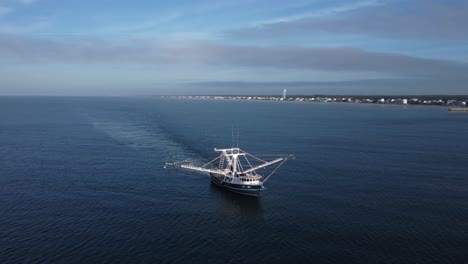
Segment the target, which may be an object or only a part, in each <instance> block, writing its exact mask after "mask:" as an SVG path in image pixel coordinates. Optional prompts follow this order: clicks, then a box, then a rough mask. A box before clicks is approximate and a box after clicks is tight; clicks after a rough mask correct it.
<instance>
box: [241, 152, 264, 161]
mask: <svg viewBox="0 0 468 264" xmlns="http://www.w3.org/2000/svg"><path fill="white" fill-rule="evenodd" d="M246 154H247V155H248V156H249V157H252V158H254V159H256V160H258V161H261V162H264V163H266V162H267V161H266V160H262V159H261V158H257V157H255V156H254V155H252V154H250V153H247V152H246Z"/></svg>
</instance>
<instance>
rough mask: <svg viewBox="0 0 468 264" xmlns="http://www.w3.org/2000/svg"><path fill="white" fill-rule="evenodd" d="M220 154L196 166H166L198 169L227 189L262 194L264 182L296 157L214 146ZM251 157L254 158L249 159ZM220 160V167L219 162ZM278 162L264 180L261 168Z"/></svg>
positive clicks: (191, 169)
mask: <svg viewBox="0 0 468 264" xmlns="http://www.w3.org/2000/svg"><path fill="white" fill-rule="evenodd" d="M214 151H215V152H219V153H220V155H219V156H218V157H216V158H215V159H213V160H211V161H210V162H208V163H206V164H204V165H202V166H195V165H193V164H191V162H190V161H180V162H172V163H171V162H167V163H166V165H165V166H164V168H168V167H174V168H177V169H182V170H187V171H193V172H199V173H202V174H207V175H209V176H210V178H211V181H212V182H213V183H214V184H215V185H217V186H219V187H221V188H223V189H226V190H228V191H231V192H235V193H239V194H244V195H249V196H259V195H260V192H261V191H263V190H264V189H265V187H264V186H263V184H264V183H265V182H266V181H267V180H268V179H269V178H270V177H271V176H272V175H273V173H275V172H276V170H277V169H278V168H279V167H281V165H283V164H284V163H285V162H286V161H287V160H289V159H293V158H294V155H293V154H289V155H283V156H278V157H277V158H276V159H273V160H270V161H266V160H263V159H261V158H259V157H256V156H254V155H252V154H249V153H247V152H245V151H243V150H242V149H240V148H227V149H217V148H215V149H214ZM248 158H251V159H252V160H251V161H249V159H248ZM217 161H218V164H217V167H216V165H215V164H216V162H217ZM274 164H277V166H276V168H275V169H274V170H273V171H272V172H271V173H270V174H269V175H268V176H266V177H265V178H264V179H263V175H260V174H259V173H257V171H258V170H260V169H264V168H266V167H268V166H272V165H274Z"/></svg>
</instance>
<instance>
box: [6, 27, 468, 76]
mask: <svg viewBox="0 0 468 264" xmlns="http://www.w3.org/2000/svg"><path fill="white" fill-rule="evenodd" d="M0 57H2V60H3V61H6V60H8V61H10V62H15V61H16V62H18V61H19V62H24V61H28V62H29V63H31V62H36V63H44V62H66V63H73V62H76V63H99V62H121V63H143V64H173V65H178V64H181V65H194V66H197V65H205V66H216V65H227V66H247V67H257V68H276V69H309V70H317V71H329V72H348V71H349V72H376V73H385V74H388V75H391V76H395V77H412V78H429V79H436V78H458V79H467V78H468V76H467V75H466V72H468V64H466V63H461V62H456V61H449V60H435V59H427V58H419V57H414V56H407V55H401V54H395V53H382V52H369V51H365V50H360V49H351V48H304V47H257V46H232V45H220V44H213V43H193V44H190V45H183V46H173V45H165V44H164V43H163V42H160V41H157V40H149V39H134V40H131V41H125V42H116V41H110V40H105V39H99V38H88V39H84V38H74V39H68V40H51V39H40V38H26V37H21V36H17V35H5V34H3V35H0Z"/></svg>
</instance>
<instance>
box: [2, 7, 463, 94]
mask: <svg viewBox="0 0 468 264" xmlns="http://www.w3.org/2000/svg"><path fill="white" fill-rule="evenodd" d="M466 25H468V2H467V1H461V0H459V1H453V0H446V1H438V0H424V1H423V0H358V1H342V0H331V1H322V0H310V1H305V0H299V1H272V0H268V1H267V0H255V1H254V0H237V1H213V0H205V1H180V0H176V1H116V0H113V1H110V0H100V1H99V0H95V1H85V0H82V1H63V0H62V1H58V0H0V95H151V94H275V93H281V91H282V89H283V88H287V89H288V90H289V91H290V93H296V94H315V93H321V94H327V93H330V94H468V30H467V29H466Z"/></svg>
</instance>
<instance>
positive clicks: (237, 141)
mask: <svg viewBox="0 0 468 264" xmlns="http://www.w3.org/2000/svg"><path fill="white" fill-rule="evenodd" d="M237 148H239V123H237Z"/></svg>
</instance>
